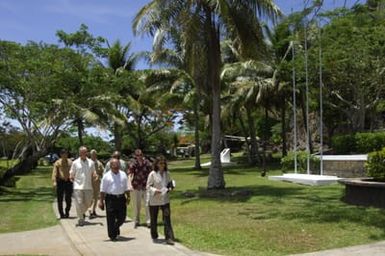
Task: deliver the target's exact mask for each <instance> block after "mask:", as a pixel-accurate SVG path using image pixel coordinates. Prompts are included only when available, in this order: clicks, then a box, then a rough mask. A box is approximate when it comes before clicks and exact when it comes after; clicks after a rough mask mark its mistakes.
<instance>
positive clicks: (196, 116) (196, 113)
mask: <svg viewBox="0 0 385 256" xmlns="http://www.w3.org/2000/svg"><path fill="white" fill-rule="evenodd" d="M195 90H196V99H195V101H194V122H195V165H194V169H197V170H200V169H202V167H201V157H200V141H199V99H200V93H199V88H198V87H197V86H195Z"/></svg>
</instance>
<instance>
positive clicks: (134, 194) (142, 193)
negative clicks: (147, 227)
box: [130, 190, 150, 224]
mask: <svg viewBox="0 0 385 256" xmlns="http://www.w3.org/2000/svg"><path fill="white" fill-rule="evenodd" d="M130 196H131V203H132V209H133V211H134V218H133V219H134V221H135V223H138V224H139V223H140V208H141V207H142V202H143V206H144V209H145V212H146V223H147V224H150V210H149V208H148V206H147V204H146V202H147V192H146V190H132V191H131V193H130Z"/></svg>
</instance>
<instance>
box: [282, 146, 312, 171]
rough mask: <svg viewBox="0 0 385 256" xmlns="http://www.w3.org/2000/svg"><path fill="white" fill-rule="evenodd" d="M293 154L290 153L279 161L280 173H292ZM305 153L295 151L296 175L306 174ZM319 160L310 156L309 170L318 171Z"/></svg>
mask: <svg viewBox="0 0 385 256" xmlns="http://www.w3.org/2000/svg"><path fill="white" fill-rule="evenodd" d="M294 156H295V155H294V152H293V151H291V152H289V154H288V155H287V156H285V157H283V158H282V159H281V165H282V171H283V172H292V171H294ZM307 156H308V154H307V152H306V151H297V171H298V173H306V170H307ZM319 162H320V161H319V158H317V157H315V156H313V155H310V169H311V170H314V169H317V170H318V169H319Z"/></svg>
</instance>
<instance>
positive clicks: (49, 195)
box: [0, 167, 57, 233]
mask: <svg viewBox="0 0 385 256" xmlns="http://www.w3.org/2000/svg"><path fill="white" fill-rule="evenodd" d="M50 173H51V167H48V168H47V167H40V168H38V169H36V170H33V171H32V172H31V173H29V174H26V175H23V176H20V177H19V180H18V181H17V183H16V187H15V188H8V187H7V188H5V187H0V209H1V210H0V233H4V232H14V231H24V230H32V229H38V228H43V227H48V226H52V225H55V224H57V220H56V217H55V214H54V212H53V209H52V202H53V199H54V196H53V195H54V194H53V190H52V187H51V179H50Z"/></svg>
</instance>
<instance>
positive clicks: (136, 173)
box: [128, 149, 151, 228]
mask: <svg viewBox="0 0 385 256" xmlns="http://www.w3.org/2000/svg"><path fill="white" fill-rule="evenodd" d="M150 172H151V163H150V161H148V160H147V159H146V158H144V156H143V153H142V150H140V149H136V150H135V158H134V159H133V160H132V161H131V163H130V166H129V168H128V175H129V181H130V182H131V187H132V190H131V199H132V206H133V211H134V222H135V224H134V227H135V228H137V227H138V226H139V224H140V209H141V206H142V201H143V202H144V203H145V204H144V206H145V211H146V224H147V227H150V212H149V208H148V205H147V204H146V202H147V200H146V198H147V193H146V183H147V177H148V175H149V174H150Z"/></svg>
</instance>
